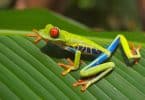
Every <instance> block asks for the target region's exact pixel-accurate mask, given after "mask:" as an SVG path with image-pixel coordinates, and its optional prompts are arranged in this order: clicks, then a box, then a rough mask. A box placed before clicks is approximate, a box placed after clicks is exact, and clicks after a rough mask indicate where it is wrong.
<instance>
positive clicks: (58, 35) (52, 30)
mask: <svg viewBox="0 0 145 100" xmlns="http://www.w3.org/2000/svg"><path fill="white" fill-rule="evenodd" d="M38 34H39V35H40V36H41V37H42V38H43V39H46V40H48V41H63V40H64V39H65V38H64V37H65V36H64V34H63V31H62V30H60V29H59V28H58V27H55V26H53V25H51V24H48V25H46V27H45V28H44V29H41V30H39V31H38Z"/></svg>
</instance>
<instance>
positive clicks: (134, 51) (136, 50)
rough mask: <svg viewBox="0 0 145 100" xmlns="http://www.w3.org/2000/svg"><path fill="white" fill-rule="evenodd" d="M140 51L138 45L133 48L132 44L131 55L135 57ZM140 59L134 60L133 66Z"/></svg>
mask: <svg viewBox="0 0 145 100" xmlns="http://www.w3.org/2000/svg"><path fill="white" fill-rule="evenodd" d="M140 49H141V45H139V46H138V47H135V46H134V44H133V43H132V44H131V51H132V54H133V55H137V54H138V52H140ZM139 59H140V57H138V58H134V64H137V63H138V62H139Z"/></svg>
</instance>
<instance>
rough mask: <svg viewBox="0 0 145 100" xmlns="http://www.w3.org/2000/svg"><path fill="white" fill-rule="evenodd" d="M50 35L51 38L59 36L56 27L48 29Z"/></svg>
mask: <svg viewBox="0 0 145 100" xmlns="http://www.w3.org/2000/svg"><path fill="white" fill-rule="evenodd" d="M50 36H51V37H52V38H57V37H58V36H59V29H58V28H57V27H53V28H51V29H50Z"/></svg>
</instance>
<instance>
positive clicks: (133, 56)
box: [118, 35, 141, 64]
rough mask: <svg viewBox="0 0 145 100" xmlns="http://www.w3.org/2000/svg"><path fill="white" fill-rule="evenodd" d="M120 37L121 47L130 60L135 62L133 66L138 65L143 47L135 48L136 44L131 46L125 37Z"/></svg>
mask: <svg viewBox="0 0 145 100" xmlns="http://www.w3.org/2000/svg"><path fill="white" fill-rule="evenodd" d="M118 37H120V43H121V46H122V48H123V51H124V53H125V55H126V57H127V58H128V60H130V61H131V60H133V64H137V63H138V61H139V59H140V58H141V55H140V48H141V46H139V47H135V46H134V44H132V45H130V46H129V44H128V42H127V40H126V38H125V37H124V36H123V35H118Z"/></svg>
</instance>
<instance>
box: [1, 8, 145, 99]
mask: <svg viewBox="0 0 145 100" xmlns="http://www.w3.org/2000/svg"><path fill="white" fill-rule="evenodd" d="M47 23H51V24H54V25H57V26H59V27H61V28H62V29H65V30H67V31H70V32H73V33H77V34H80V35H85V36H87V37H88V38H90V39H91V40H94V41H96V43H98V44H100V45H103V46H107V45H109V43H110V42H111V41H112V40H113V38H114V37H115V36H116V35H117V34H118V33H119V34H120V33H122V34H124V35H125V36H126V37H127V38H128V39H129V40H130V41H132V42H135V44H137V45H138V44H142V49H141V55H142V58H141V60H140V62H139V63H138V64H137V65H134V66H132V67H130V66H127V65H126V64H125V61H124V57H123V54H122V51H121V48H120V47H118V50H117V51H116V52H115V53H114V55H113V56H112V58H111V59H110V61H113V62H115V64H116V68H115V70H114V71H113V72H112V73H110V74H109V75H107V76H106V77H105V78H103V79H102V80H100V81H99V82H97V83H96V84H94V85H92V86H91V87H89V89H88V90H87V91H86V92H85V93H82V92H80V88H74V87H72V84H73V83H74V82H75V81H76V80H77V79H79V70H78V71H74V72H71V73H70V74H68V75H67V76H65V77H63V76H62V75H61V74H60V73H61V71H62V70H63V69H62V68H60V67H59V66H57V63H56V62H57V61H65V60H64V59H63V58H64V57H67V56H70V55H71V54H70V53H68V52H66V51H64V50H61V49H60V48H58V47H56V46H54V45H51V44H48V45H46V44H45V42H44V41H41V42H40V43H39V44H37V45H35V44H34V43H33V39H30V38H27V37H24V36H22V35H21V36H15V35H13V34H17V33H19V34H20V33H27V31H31V29H33V28H37V29H39V28H42V27H44V26H45V24H47ZM0 28H1V29H15V30H24V31H3V30H1V31H0V99H8V100H9V99H10V100H11V99H14V100H15V99H48V98H49V99H50V100H51V99H74V100H75V99H90V100H92V99H101V100H102V99H107V100H108V99H115V100H116V99H120V100H122V99H123V100H124V99H132V100H143V99H145V49H144V47H145V43H144V38H145V35H144V34H143V33H142V34H141V33H140V32H103V33H102V32H101V33H96V32H90V29H89V28H87V27H85V26H83V25H81V24H78V23H76V22H74V21H70V20H69V19H66V18H64V17H62V16H60V15H57V14H54V13H52V12H48V11H45V10H25V11H1V12H0ZM8 33H9V34H12V36H3V35H6V34H8ZM62 52H63V54H62ZM85 58H86V57H85V56H84V60H89V61H86V63H87V62H91V60H90V59H91V58H90V59H89V58H86V59H85ZM81 68H82V67H81Z"/></svg>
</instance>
